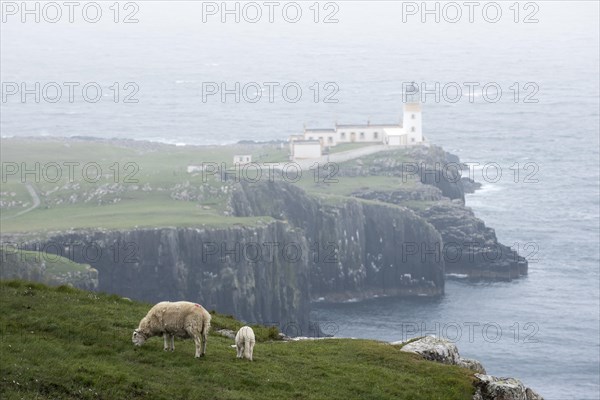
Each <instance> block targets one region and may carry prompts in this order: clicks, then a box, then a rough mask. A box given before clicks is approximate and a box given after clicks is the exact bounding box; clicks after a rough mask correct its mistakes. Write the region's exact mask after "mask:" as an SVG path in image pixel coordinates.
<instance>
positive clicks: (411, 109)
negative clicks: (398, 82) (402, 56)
mask: <svg viewBox="0 0 600 400" xmlns="http://www.w3.org/2000/svg"><path fill="white" fill-rule="evenodd" d="M420 96H421V93H420V92H419V88H418V87H417V85H415V83H414V82H413V83H411V84H410V85H407V86H406V89H405V92H404V98H405V103H404V115H403V117H402V127H403V129H404V132H405V134H406V135H407V142H408V143H407V144H408V145H413V144H416V143H421V142H423V125H422V118H421V99H420Z"/></svg>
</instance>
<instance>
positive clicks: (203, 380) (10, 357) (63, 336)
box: [0, 281, 473, 400]
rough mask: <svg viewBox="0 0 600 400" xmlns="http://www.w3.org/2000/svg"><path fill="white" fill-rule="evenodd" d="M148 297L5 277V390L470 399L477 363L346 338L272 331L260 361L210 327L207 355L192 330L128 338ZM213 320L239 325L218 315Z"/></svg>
mask: <svg viewBox="0 0 600 400" xmlns="http://www.w3.org/2000/svg"><path fill="white" fill-rule="evenodd" d="M148 309H149V305H147V304H142V303H137V302H130V301H126V300H123V299H121V298H120V297H118V296H114V295H113V296H109V295H103V294H96V293H90V292H84V291H79V290H75V289H71V288H68V287H59V288H48V287H46V286H43V285H39V284H32V283H27V282H19V281H11V282H0V315H2V320H1V321H2V325H1V333H2V334H1V336H0V338H1V341H0V356H1V359H2V362H1V363H0V397H1V398H2V399H20V398H27V399H35V398H40V399H42V398H43V399H46V398H52V399H136V398H140V399H141V398H144V399H202V398H207V399H250V398H255V399H277V400H280V399H291V398H298V399H350V398H378V399H386V398H389V399H470V398H471V396H472V392H473V390H472V379H473V378H472V372H470V371H468V370H465V369H462V368H459V367H454V366H446V365H442V364H437V363H433V362H429V361H425V360H422V359H420V358H419V357H417V356H415V355H412V354H407V353H402V352H400V351H399V349H398V348H397V347H395V346H391V345H389V344H385V343H381V342H376V341H369V340H350V339H331V340H322V341H300V342H289V343H286V342H279V341H266V340H267V338H268V336H269V334H271V335H272V331H269V330H268V329H266V328H256V329H255V331H256V332H257V336H258V338H259V343H258V344H257V345H256V347H255V357H254V358H255V361H254V362H252V363H250V362H248V361H245V360H237V359H236V358H235V350H234V349H233V348H231V347H230V345H231V344H233V341H232V340H231V339H227V338H224V337H221V336H216V335H212V334H211V336H210V337H209V342H208V349H207V356H206V357H205V358H203V359H200V360H197V359H194V357H193V352H194V351H193V343H192V341H190V340H186V341H181V340H178V341H177V343H176V349H175V352H174V353H165V352H164V351H163V350H162V338H153V339H150V340H149V341H148V342H147V343H146V344H145V346H143V347H141V348H135V347H134V346H133V345H132V344H131V339H130V338H131V332H132V329H133V328H134V327H136V326H137V324H138V322H139V320H140V319H141V318H142V317H143V316H144V315H145V313H146V312H147V311H148ZM213 326H216V327H229V328H237V327H239V326H240V323H239V322H237V321H235V320H233V319H231V318H228V317H225V316H221V315H215V316H214V317H213Z"/></svg>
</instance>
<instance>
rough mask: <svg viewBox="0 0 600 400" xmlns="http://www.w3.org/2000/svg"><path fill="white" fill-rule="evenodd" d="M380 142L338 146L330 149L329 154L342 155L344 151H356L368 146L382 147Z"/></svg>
mask: <svg viewBox="0 0 600 400" xmlns="http://www.w3.org/2000/svg"><path fill="white" fill-rule="evenodd" d="M380 144H381V143H380V142H354V143H341V144H338V145H336V146H332V147H330V148H329V153H330V154H334V153H341V152H342V151H349V150H356V149H360V148H363V147H368V146H376V145H380Z"/></svg>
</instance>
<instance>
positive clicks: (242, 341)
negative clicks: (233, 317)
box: [235, 326, 256, 361]
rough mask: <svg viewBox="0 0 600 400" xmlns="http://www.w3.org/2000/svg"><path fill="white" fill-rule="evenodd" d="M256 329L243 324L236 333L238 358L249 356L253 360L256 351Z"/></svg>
mask: <svg viewBox="0 0 600 400" xmlns="http://www.w3.org/2000/svg"><path fill="white" fill-rule="evenodd" d="M254 343H256V339H255V338H254V331H253V330H252V328H250V327H249V326H242V327H241V328H240V330H239V331H238V332H237V334H236V335H235V345H236V347H237V358H244V357H245V358H247V359H248V360H250V361H252V352H253V351H254Z"/></svg>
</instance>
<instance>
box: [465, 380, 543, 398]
mask: <svg viewBox="0 0 600 400" xmlns="http://www.w3.org/2000/svg"><path fill="white" fill-rule="evenodd" d="M475 377H476V378H477V381H476V382H475V386H476V388H477V389H476V392H475V395H474V396H473V400H543V398H542V396H540V395H539V394H537V393H536V392H534V391H533V390H531V389H530V388H528V387H525V385H523V383H522V382H521V381H520V380H518V379H515V378H498V377H495V376H491V375H484V374H475Z"/></svg>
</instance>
